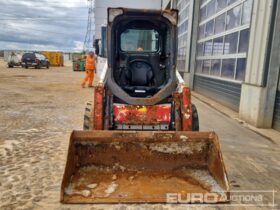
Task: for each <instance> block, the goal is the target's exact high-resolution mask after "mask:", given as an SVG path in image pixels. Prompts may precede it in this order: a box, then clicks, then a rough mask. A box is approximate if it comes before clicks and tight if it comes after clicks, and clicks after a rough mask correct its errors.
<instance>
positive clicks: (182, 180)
mask: <svg viewBox="0 0 280 210" xmlns="http://www.w3.org/2000/svg"><path fill="white" fill-rule="evenodd" d="M228 201H229V184H228V179H227V174H226V171H225V167H224V163H223V159H222V155H221V150H220V145H219V140H218V137H217V135H216V134H215V133H214V132H172V131H168V132H149V131H139V132H136V131H132V132H131V131H73V133H72V135H71V139H70V146H69V151H68V157H67V164H66V168H65V172H64V177H63V181H62V186H61V202H62V203H220V202H228Z"/></svg>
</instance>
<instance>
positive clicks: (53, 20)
mask: <svg viewBox="0 0 280 210" xmlns="http://www.w3.org/2000/svg"><path fill="white" fill-rule="evenodd" d="M0 5H1V6H0V50H3V49H11V50H38V51H43V50H51V51H56V50H57V51H68V52H70V51H81V50H82V49H83V43H84V39H85V34H86V29H87V19H88V7H87V0H0Z"/></svg>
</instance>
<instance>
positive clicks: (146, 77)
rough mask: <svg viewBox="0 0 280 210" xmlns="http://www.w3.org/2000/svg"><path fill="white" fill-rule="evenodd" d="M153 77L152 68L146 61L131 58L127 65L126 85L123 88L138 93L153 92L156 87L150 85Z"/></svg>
mask: <svg viewBox="0 0 280 210" xmlns="http://www.w3.org/2000/svg"><path fill="white" fill-rule="evenodd" d="M153 78H154V73H153V69H152V67H151V65H150V64H149V63H148V62H147V61H145V60H138V59H137V60H133V61H131V62H129V65H128V71H127V73H126V79H127V81H128V85H126V86H125V87H124V89H125V90H126V91H127V92H128V93H136V94H137V93H138V94H140V95H145V94H146V93H153V92H154V91H155V89H156V88H155V87H153V86H152V85H153Z"/></svg>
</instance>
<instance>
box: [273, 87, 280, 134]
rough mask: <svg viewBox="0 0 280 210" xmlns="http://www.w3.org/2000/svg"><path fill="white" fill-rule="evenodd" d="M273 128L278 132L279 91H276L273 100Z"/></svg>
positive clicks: (279, 114)
mask: <svg viewBox="0 0 280 210" xmlns="http://www.w3.org/2000/svg"><path fill="white" fill-rule="evenodd" d="M273 128H274V129H276V130H278V131H280V90H278V91H277V95H276V100H275V107H274V116H273Z"/></svg>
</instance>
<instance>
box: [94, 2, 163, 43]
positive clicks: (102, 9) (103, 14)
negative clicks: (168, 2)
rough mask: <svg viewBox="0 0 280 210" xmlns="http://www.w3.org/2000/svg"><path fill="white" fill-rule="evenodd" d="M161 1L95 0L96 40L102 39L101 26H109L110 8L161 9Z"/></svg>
mask: <svg viewBox="0 0 280 210" xmlns="http://www.w3.org/2000/svg"><path fill="white" fill-rule="evenodd" d="M161 6H162V1H161V0H140V1H135V0H117V1H116V0H95V6H94V7H95V8H94V25H95V39H100V38H101V26H103V25H106V24H107V8H108V7H125V8H135V9H136V8H138V9H160V8H161Z"/></svg>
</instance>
